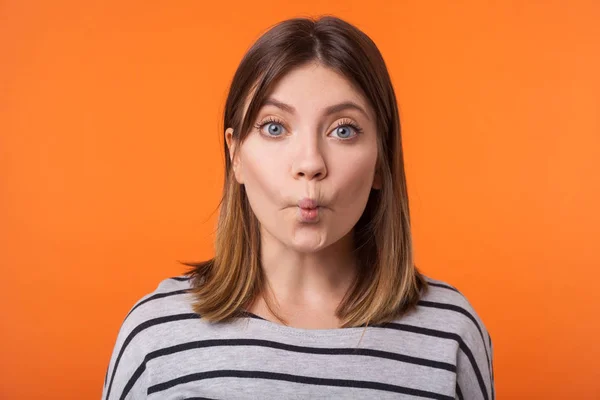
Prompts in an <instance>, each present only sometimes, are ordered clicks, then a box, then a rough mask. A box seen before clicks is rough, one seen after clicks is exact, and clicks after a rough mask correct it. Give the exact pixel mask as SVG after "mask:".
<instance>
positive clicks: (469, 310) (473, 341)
mask: <svg viewBox="0 0 600 400" xmlns="http://www.w3.org/2000/svg"><path fill="white" fill-rule="evenodd" d="M424 278H425V280H426V281H427V283H428V290H427V291H426V292H425V293H424V294H423V295H422V297H421V300H420V301H419V302H418V304H417V310H416V313H415V315H416V316H418V318H417V319H418V320H420V321H421V323H422V324H423V325H422V326H428V327H431V328H433V329H435V332H437V333H438V334H439V336H440V337H444V338H447V339H451V340H454V341H455V342H456V343H457V345H458V346H457V350H458V353H457V369H458V371H457V374H458V375H459V377H458V385H459V386H458V387H462V391H463V394H466V393H473V395H474V396H475V395H476V394H477V393H481V394H483V398H492V399H493V398H494V374H493V347H492V339H491V336H490V333H489V332H488V330H487V327H486V326H485V324H484V322H483V320H482V318H481V317H480V315H479V314H478V313H477V311H476V310H475V308H474V307H473V305H472V304H471V302H470V301H469V300H468V299H467V297H466V296H465V295H464V294H463V293H462V292H461V291H459V290H458V289H457V288H456V287H454V286H452V285H450V284H448V283H446V282H443V281H440V280H436V279H432V278H430V277H427V276H424ZM477 396H479V395H477ZM467 397H468V396H465V397H464V398H467Z"/></svg>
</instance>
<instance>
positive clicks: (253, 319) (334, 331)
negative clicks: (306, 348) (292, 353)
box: [242, 310, 371, 337]
mask: <svg viewBox="0 0 600 400" xmlns="http://www.w3.org/2000/svg"><path fill="white" fill-rule="evenodd" d="M242 316H243V317H247V318H248V320H249V322H250V323H252V324H254V325H257V326H261V327H264V328H268V329H271V330H276V331H279V332H281V333H284V334H289V335H293V336H312V337H323V336H352V335H356V334H357V333H362V332H363V331H364V330H365V327H364V326H357V327H349V328H328V329H307V328H296V327H292V326H287V325H283V324H280V323H277V322H273V321H270V320H268V319H265V318H263V317H260V316H258V315H256V314H254V313H252V312H250V311H247V310H244V311H242ZM370 327H371V326H369V327H368V328H367V329H369V328H370Z"/></svg>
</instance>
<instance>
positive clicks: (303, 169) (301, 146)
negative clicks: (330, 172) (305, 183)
mask: <svg viewBox="0 0 600 400" xmlns="http://www.w3.org/2000/svg"><path fill="white" fill-rule="evenodd" d="M298 136H302V135H298ZM306 136H309V135H306ZM310 136H312V137H304V138H298V140H297V151H295V152H294V159H293V162H292V175H293V176H294V179H301V178H304V179H307V180H313V179H316V180H321V179H323V178H325V176H327V167H326V165H325V159H324V157H323V153H322V151H321V149H320V145H319V140H318V138H316V137H315V136H314V135H310Z"/></svg>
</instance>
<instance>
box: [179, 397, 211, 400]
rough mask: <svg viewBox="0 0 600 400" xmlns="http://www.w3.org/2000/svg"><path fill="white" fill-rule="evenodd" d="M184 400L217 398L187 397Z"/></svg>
mask: <svg viewBox="0 0 600 400" xmlns="http://www.w3.org/2000/svg"><path fill="white" fill-rule="evenodd" d="M183 400H217V399H211V398H208V397H186V398H185V399H183Z"/></svg>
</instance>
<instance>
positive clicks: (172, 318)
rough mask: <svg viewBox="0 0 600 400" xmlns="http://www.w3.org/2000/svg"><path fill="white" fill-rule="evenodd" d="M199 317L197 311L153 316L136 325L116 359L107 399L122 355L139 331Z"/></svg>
mask: <svg viewBox="0 0 600 400" xmlns="http://www.w3.org/2000/svg"><path fill="white" fill-rule="evenodd" d="M197 318H200V316H199V315H198V314H195V313H189V314H176V315H169V316H167V317H159V318H153V319H151V320H148V321H145V322H143V323H141V324H139V325H138V326H136V327H135V329H134V330H132V331H131V333H130V334H129V335H128V336H127V338H126V339H125V341H124V342H123V346H121V350H120V351H119V355H118V356H117V359H116V361H115V365H114V367H113V371H112V374H111V377H110V384H109V385H108V390H107V391H106V397H105V400H108V398H109V396H110V391H111V389H112V384H113V382H114V380H115V373H116V372H117V367H118V366H119V362H120V361H121V357H122V356H123V353H124V352H125V348H126V347H127V345H128V344H129V342H131V341H132V340H133V338H134V337H135V336H136V335H137V334H138V333H140V332H142V331H143V330H146V329H148V328H150V327H152V326H155V325H160V324H164V323H167V322H173V321H181V320H186V319H197Z"/></svg>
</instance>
